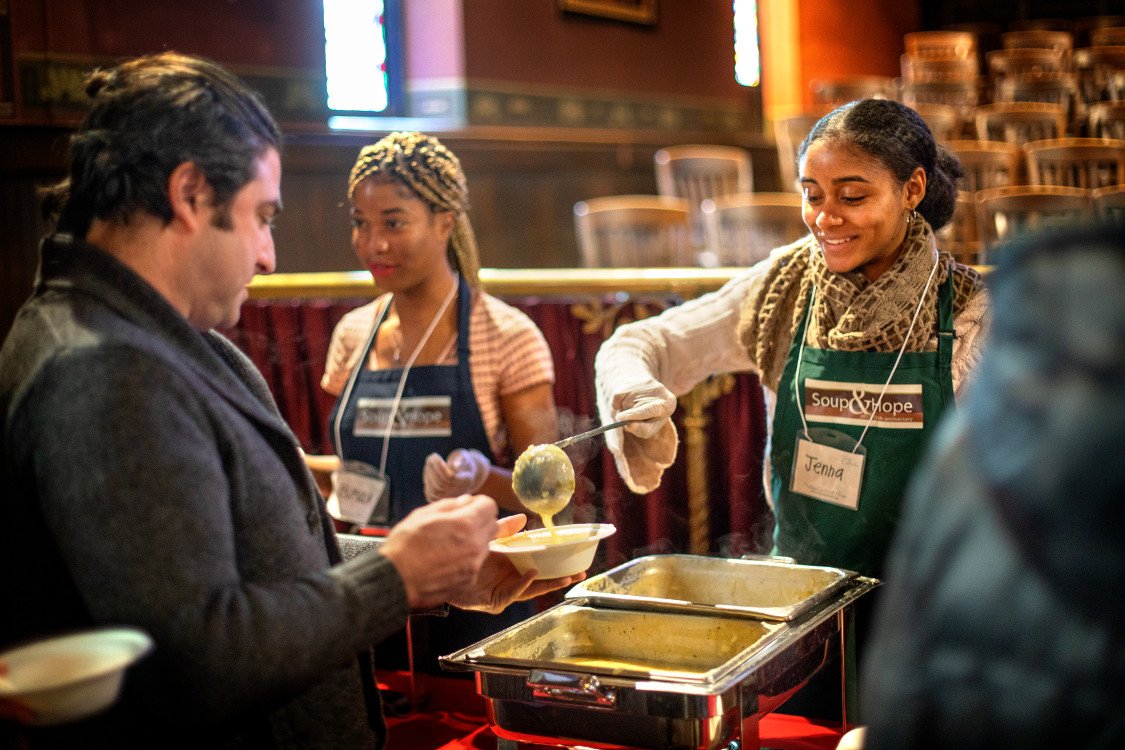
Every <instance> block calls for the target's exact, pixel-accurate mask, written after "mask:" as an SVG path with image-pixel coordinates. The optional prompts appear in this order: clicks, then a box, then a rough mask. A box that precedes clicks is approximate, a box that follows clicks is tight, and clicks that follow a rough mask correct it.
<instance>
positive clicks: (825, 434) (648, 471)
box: [596, 99, 988, 718]
mask: <svg viewBox="0 0 1125 750" xmlns="http://www.w3.org/2000/svg"><path fill="white" fill-rule="evenodd" d="M797 165H798V173H799V176H800V184H801V188H802V192H803V198H804V200H803V211H804V219H805V224H806V225H807V226H808V228H809V231H810V234H809V235H808V236H806V237H805V238H804V239H801V240H798V241H797V242H794V243H792V244H790V245H787V246H785V247H781V248H778V249H777V250H775V251H774V252H773V253H771V255H770V257H768V258H767V259H765V260H763V261H762V262H761V263H758V264H757V265H755V266H753V267H752V268H750V269H748V270H746V271H745V272H743V273H742V274H740V275H738V276H737V277H735V278H734V279H732V280H731V281H730V282H729V283H728V284H726V285H725V286H724V287H723V288H722V289H720V290H718V291H716V292H714V293H712V294H709V295H705V296H703V297H700V298H698V299H696V300H693V301H690V302H688V303H686V304H684V305H681V306H678V307H675V308H671V309H669V310H667V311H666V312H664V313H663V314H662V315H660V316H658V317H655V318H650V319H648V320H644V321H639V322H637V323H633V324H630V325H626V326H622V327H621V328H619V329H618V330H617V332H616V333H615V334H614V336H612V337H611V338H610V339H609V340H608V341H607V342H606V343H605V344H604V345H603V346H602V348H601V350H600V351H599V352H598V356H597V360H596V375H597V395H598V406H599V411H600V414H601V418H602V420H603V422H608V421H612V420H630V421H633V422H634V424H631V425H629V426H627V427H626V428H625V429H624V430H620V431H616V430H615V431H611V432H609V433H606V435H607V444H608V445H609V448H610V450H611V451H612V453H613V455H614V458H615V459H616V462H617V467H618V470H619V471H620V473H621V475H622V477H623V478H624V479H625V482H626V483H627V484H628V485H629V487H630V488H632V489H633V490H634V491H635V492H649V491H651V490H653V489H654V488H655V487H656V486H657V485H659V483H660V479H661V475H662V473H663V471H664V469H665V468H667V467H668V466H670V465H671V464H672V461H673V459H674V457H675V454H676V448H677V435H676V430H675V427H674V426H673V424H672V421H671V415H672V412H673V410H674V409H675V407H676V396H675V394H683V393H686V392H687V391H689V390H690V389H691V388H692V387H694V386H695V384H696V383H698V382H700V381H702V380H703V379H705V378H706V377H708V376H710V375H713V374H716V373H722V372H737V371H751V372H756V373H758V375H759V376H760V378H761V381H762V384H763V386H764V388H765V394H766V401H767V405H768V407H769V411H770V412H771V413H772V414H771V418H770V438H769V441H768V442H767V453H768V455H767V458H768V461H767V464H766V466H767V468H766V473H767V477H766V484H767V494H768V496H769V498H770V502H771V505H772V507H773V510H774V515H775V521H776V525H775V532H774V552H775V553H777V554H781V555H786V556H789V557H792V558H794V559H796V561H797V562H799V563H804V564H811V565H828V566H833V567H840V568H846V569H850V570H855V571H858V572H860V573H862V574H865V575H870V576H875V577H879V576H881V575H882V573H883V563H884V559H885V556H886V552H887V547H888V545H889V543H890V539H891V535H892V533H893V532H894V530H895V526H896V523H897V521H898V517H899V508H900V504H901V499H902V496H903V491H904V488H905V485H906V483H907V480H908V479H909V477H910V474H911V471H912V469H913V468H914V466H915V464H916V463H917V461H918V460H919V458H920V455H921V452H922V449H923V447H924V445H925V444H926V441H927V440H928V439H929V437H930V435H931V434H932V432H933V429H934V427H935V425H936V424H937V422H938V418H939V417H940V416H941V414H942V413H943V412H944V411H945V410H946V409H947V408H949V407H951V406H952V404H953V402H954V400H955V398H956V397H959V396H960V394H961V393H962V392H963V390H964V387H965V384H966V382H967V381H968V378H969V375H970V373H971V371H972V370H973V368H974V367H975V365H976V362H977V360H978V359H979V357H980V347H981V343H982V341H983V339H984V336H983V333H984V331H985V328H986V319H987V310H988V302H987V295H986V291H985V286H984V283H983V280H982V279H981V277H980V275H979V274H978V273H977V272H976V271H974V270H973V269H971V268H968V267H966V266H964V265H961V264H960V263H957V262H956V261H955V260H954V259H953V258H952V257H951V256H950V255H948V254H947V253H944V252H942V251H940V250H939V249H938V247H937V244H936V242H935V239H934V232H935V231H936V230H938V229H940V228H941V227H942V226H944V225H945V224H946V223H947V222H948V221H949V219H950V217H951V216H952V213H953V207H954V202H955V199H956V188H955V185H954V181H955V180H956V178H957V177H958V176H959V175H960V166H959V164H958V163H957V161H956V159H955V158H954V157H953V156H952V155H951V154H950V153H949V152H948V151H946V150H945V149H944V148H943V147H941V146H940V145H938V144H937V143H936V142H935V140H934V138H933V135H932V134H931V133H930V130H929V128H927V127H926V124H925V123H924V122H923V121H922V119H921V117H919V116H918V114H917V113H916V112H914V111H913V110H912V109H910V108H908V107H906V106H904V105H902V104H899V103H898V102H894V101H888V100H881V99H868V100H862V101H855V102H851V103H849V104H845V105H843V106H841V107H839V108H837V109H835V110H833V111H832V112H830V113H829V114H827V115H825V116H824V117H823V118H822V119H821V120H820V121H819V122H818V123H817V124H816V125H815V126H814V127H813V128H812V130H811V131H810V133H809V135H808V137H807V138H806V139H805V141H804V142H803V143H802V144H801V146H800V148H799V150H798V157H797ZM861 627H862V626H861ZM837 705H838V704H837ZM813 715H816V714H813ZM849 718H851V717H849Z"/></svg>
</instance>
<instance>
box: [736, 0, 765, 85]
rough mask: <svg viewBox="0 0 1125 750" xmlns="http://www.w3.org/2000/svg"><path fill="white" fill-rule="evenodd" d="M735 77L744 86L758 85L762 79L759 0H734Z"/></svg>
mask: <svg viewBox="0 0 1125 750" xmlns="http://www.w3.org/2000/svg"><path fill="white" fill-rule="evenodd" d="M734 79H735V80H736V81H738V82H739V83H741V84H742V85H743V86H757V85H758V84H759V83H760V82H761V79H762V60H761V56H760V54H759V50H758V2H757V0H734Z"/></svg>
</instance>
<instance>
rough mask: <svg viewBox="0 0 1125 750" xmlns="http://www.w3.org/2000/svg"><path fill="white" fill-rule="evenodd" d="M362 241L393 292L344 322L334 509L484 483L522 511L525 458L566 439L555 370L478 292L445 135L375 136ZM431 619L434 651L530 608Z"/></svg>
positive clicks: (356, 237) (539, 342)
mask: <svg viewBox="0 0 1125 750" xmlns="http://www.w3.org/2000/svg"><path fill="white" fill-rule="evenodd" d="M348 199H349V202H350V206H351V217H352V246H353V248H354V250H355V253H356V256H357V257H358V258H359V260H360V262H361V263H362V264H363V265H364V267H365V268H367V269H368V270H369V271H370V272H371V275H372V277H373V278H374V280H375V284H376V286H377V287H378V289H379V290H380V291H381V292H383V294H381V295H380V296H379V297H378V298H377V299H376V300H375V301H374V302H372V303H370V304H368V305H365V306H363V307H361V308H359V309H357V310H354V311H352V312H350V313H348V314H347V315H346V316H345V317H344V318H343V319H342V320H341V322H340V324H339V325H338V326H337V328H336V330H335V331H334V332H333V336H332V343H331V345H330V347H329V352H328V359H327V364H326V366H325V373H324V379H323V380H322V382H321V385H322V387H324V388H325V390H327V391H328V392H329V393H332V394H334V395H337V396H338V399H337V402H336V405H335V407H334V409H333V411H332V415H331V417H330V423H329V430H330V432H331V435H332V439H333V441H334V443H335V446H336V451H337V455H338V456H340V458H341V459H342V463H341V465H340V467H339V468H338V469H337V470H336V471H335V472H334V473H333V475H332V493H331V494H330V496H329V498H328V508H329V511H330V512H331V513H332V514H333V515H334V516H335V517H336V518H337V519H339V520H341V521H344V522H347V523H372V524H378V525H393V524H395V523H396V522H397V521H399V520H400V519H401V518H403V517H404V516H405V515H406V514H407V513H409V512H410V511H411V510H412V509H413V508H416V507H418V506H420V505H424V504H425V503H426V502H427V500H429V501H433V500H437V499H440V498H442V497H454V496H457V495H461V494H466V493H468V494H478V493H481V494H486V495H489V496H490V497H492V498H494V499H495V500H496V501H497V503H498V504H499V505H500V506H501V508H502V509H507V510H510V511H520V510H521V509H522V508H521V506H520V505H519V501H518V499H517V498H516V497H515V494H514V492H513V491H512V486H511V470H510V469H509V468H506V467H508V466H510V465H511V463H510V461H511V460H512V457H513V456H514V455H517V454H518V453H519V452H520V451H522V450H523V449H525V448H526V447H527V446H529V445H532V444H536V443H544V442H550V441H553V440H555V439H557V434H556V433H557V416H556V412H555V403H554V396H553V383H554V368H553V364H552V361H551V353H550V350H549V349H548V347H547V343H546V340H545V339H544V338H543V335H542V333H541V332H540V331H539V329H538V328H536V327H535V324H534V323H532V321H531V320H530V319H529V318H528V317H527V316H526V315H524V314H523V313H522V312H520V311H518V310H516V309H515V308H513V307H511V306H509V305H507V304H505V303H504V302H502V301H500V300H498V299H496V298H495V297H492V296H490V295H488V294H485V293H484V292H482V291H480V289H479V283H478V279H477V272H478V269H479V259H478V256H477V247H476V240H475V238H474V236H473V230H472V226H471V225H470V224H469V219H468V216H467V214H466V213H465V212H466V209H467V207H468V194H467V186H466V181H465V175H464V173H463V171H462V169H461V164H460V162H459V160H458V159H457V157H456V156H455V155H454V154H453V153H452V152H451V151H449V150H448V149H447V148H445V146H443V145H442V144H441V143H440V142H439V141H438V140H437V139H436V138H433V137H430V136H426V135H424V134H422V133H391V134H390V135H388V136H386V137H385V138H383V139H381V140H380V141H378V142H376V143H374V144H372V145H370V146H366V147H364V148H363V149H362V150H361V151H360V154H359V158H358V159H357V161H356V163H355V166H354V167H353V168H352V171H351V174H350V177H349V180H348ZM531 611H532V610H531V608H530V604H522V605H517V606H515V607H514V608H511V611H509V612H507V613H505V614H503V615H498V616H496V615H484V614H479V613H467V612H461V611H456V610H455V611H452V612H451V613H450V615H449V618H448V619H445V620H439V619H436V618H426V620H427V625H428V626H429V627H428V635H429V640H430V649H429V650H430V653H431V656H432V655H433V654H439V653H446V652H448V651H453V650H455V649H456V648H460V647H461V646H464V645H468V644H469V643H472V642H474V641H475V640H479V639H480V638H482V637H484V636H485V635H489V634H491V633H493V632H495V631H497V630H499V629H501V628H502V627H503V626H505V625H507V624H510V623H511V622H513V621H514V620H515V619H522V618H523V617H526V616H527V615H529V614H530V613H531Z"/></svg>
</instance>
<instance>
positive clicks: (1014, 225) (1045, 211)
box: [976, 185, 1094, 258]
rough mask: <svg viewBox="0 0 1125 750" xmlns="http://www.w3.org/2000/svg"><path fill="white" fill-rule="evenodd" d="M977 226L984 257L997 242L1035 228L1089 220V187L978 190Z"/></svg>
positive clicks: (1091, 205)
mask: <svg viewBox="0 0 1125 750" xmlns="http://www.w3.org/2000/svg"><path fill="white" fill-rule="evenodd" d="M976 201H977V227H978V229H979V231H980V241H981V248H982V252H984V254H985V258H987V257H988V252H989V250H990V249H991V248H993V247H994V246H995V245H996V243H998V242H1000V241H1002V240H1006V239H1009V238H1011V237H1012V236H1014V235H1016V234H1020V233H1022V232H1026V231H1030V230H1033V229H1044V228H1047V227H1053V226H1059V225H1065V224H1073V223H1076V222H1081V221H1088V220H1089V219H1090V217H1091V216H1093V211H1094V199H1093V196H1092V195H1091V192H1090V191H1089V190H1085V189H1083V188H1072V187H1063V186H1059V185H1017V186H1014V187H1003V188H992V189H990V190H982V191H980V192H979V193H977V196H976Z"/></svg>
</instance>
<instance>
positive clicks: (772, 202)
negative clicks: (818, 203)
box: [702, 193, 809, 266]
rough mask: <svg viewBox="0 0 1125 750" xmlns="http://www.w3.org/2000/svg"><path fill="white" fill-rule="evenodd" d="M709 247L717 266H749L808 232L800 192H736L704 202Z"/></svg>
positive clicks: (704, 223)
mask: <svg viewBox="0 0 1125 750" xmlns="http://www.w3.org/2000/svg"><path fill="white" fill-rule="evenodd" d="M702 211H703V226H704V230H705V237H706V240H707V241H706V247H707V250H709V251H710V252H712V253H714V259H715V261H716V265H720V266H750V265H753V264H755V263H757V262H758V261H760V260H762V259H763V258H765V257H766V256H768V255H769V253H770V251H771V250H773V249H774V248H776V247H781V246H782V245H787V244H789V243H790V242H793V241H795V240H799V239H800V238H802V237H804V236H805V235H806V234H808V233H809V230H808V227H806V226H805V221H804V218H803V214H802V210H801V196H800V195H798V194H797V193H733V194H731V195H721V196H719V197H717V198H714V199H711V200H706V201H704V202H703V208H702Z"/></svg>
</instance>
